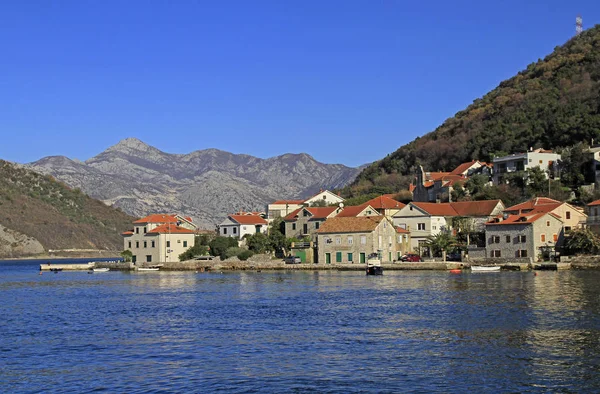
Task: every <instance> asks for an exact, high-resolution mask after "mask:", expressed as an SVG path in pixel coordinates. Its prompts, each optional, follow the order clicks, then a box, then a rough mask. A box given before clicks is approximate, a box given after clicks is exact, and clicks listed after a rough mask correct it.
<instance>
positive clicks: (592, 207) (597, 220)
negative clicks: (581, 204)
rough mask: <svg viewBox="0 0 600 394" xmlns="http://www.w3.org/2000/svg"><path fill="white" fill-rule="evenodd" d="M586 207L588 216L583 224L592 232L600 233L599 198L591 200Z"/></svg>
mask: <svg viewBox="0 0 600 394" xmlns="http://www.w3.org/2000/svg"><path fill="white" fill-rule="evenodd" d="M586 207H587V212H588V217H587V219H586V222H585V226H586V227H587V228H589V229H590V230H591V231H592V232H593V233H594V234H597V235H600V200H596V201H592V202H591V203H589V204H588V205H587V206H586Z"/></svg>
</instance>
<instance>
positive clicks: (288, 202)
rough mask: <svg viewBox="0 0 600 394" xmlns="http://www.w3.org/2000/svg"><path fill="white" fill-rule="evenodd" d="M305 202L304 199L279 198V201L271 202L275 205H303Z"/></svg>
mask: <svg viewBox="0 0 600 394" xmlns="http://www.w3.org/2000/svg"><path fill="white" fill-rule="evenodd" d="M303 203H304V200H277V201H275V202H273V203H271V205H275V204H279V205H285V204H291V205H302V204H303Z"/></svg>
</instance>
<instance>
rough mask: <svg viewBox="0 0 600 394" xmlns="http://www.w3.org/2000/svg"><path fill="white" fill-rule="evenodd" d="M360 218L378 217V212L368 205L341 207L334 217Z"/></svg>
mask: <svg viewBox="0 0 600 394" xmlns="http://www.w3.org/2000/svg"><path fill="white" fill-rule="evenodd" d="M360 216H379V212H377V210H376V209H375V208H373V207H372V206H370V205H369V204H368V203H364V204H361V205H351V206H349V207H344V206H341V207H340V209H339V212H338V214H337V215H336V217H342V218H349V217H360Z"/></svg>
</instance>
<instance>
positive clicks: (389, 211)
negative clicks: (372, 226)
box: [365, 195, 406, 219]
mask: <svg viewBox="0 0 600 394" xmlns="http://www.w3.org/2000/svg"><path fill="white" fill-rule="evenodd" d="M365 204H368V205H369V206H371V207H373V208H375V210H376V211H377V212H379V214H381V215H384V216H387V217H388V218H390V219H391V218H392V217H394V215H395V214H397V213H398V212H399V211H400V210H401V209H402V208H404V207H405V206H406V204H403V203H401V202H400V201H396V200H394V199H393V198H391V197H389V196H385V195H381V196H379V197H375V198H373V199H371V200H369V201H367V202H365Z"/></svg>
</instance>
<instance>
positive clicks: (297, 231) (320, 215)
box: [283, 207, 341, 242]
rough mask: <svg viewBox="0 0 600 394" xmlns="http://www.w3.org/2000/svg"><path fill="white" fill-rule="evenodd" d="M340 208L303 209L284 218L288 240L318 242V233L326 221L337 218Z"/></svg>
mask: <svg viewBox="0 0 600 394" xmlns="http://www.w3.org/2000/svg"><path fill="white" fill-rule="evenodd" d="M340 211H341V209H340V208H339V207H302V208H299V209H297V210H295V211H294V212H292V213H290V214H289V215H287V216H286V217H285V218H283V221H284V223H285V236H286V237H287V238H297V239H302V238H304V237H310V238H311V241H313V242H314V241H316V238H317V237H316V235H315V233H316V231H317V230H318V229H319V228H320V226H321V224H323V222H325V220H327V219H329V218H332V217H334V216H336V215H337V214H338V213H339V212H340Z"/></svg>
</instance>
